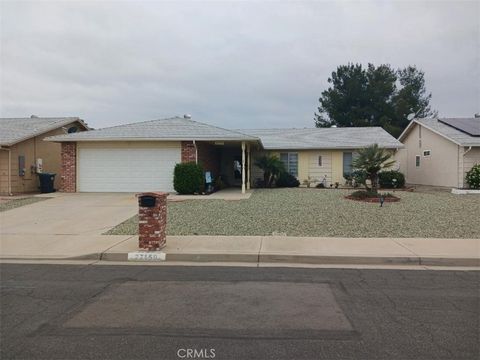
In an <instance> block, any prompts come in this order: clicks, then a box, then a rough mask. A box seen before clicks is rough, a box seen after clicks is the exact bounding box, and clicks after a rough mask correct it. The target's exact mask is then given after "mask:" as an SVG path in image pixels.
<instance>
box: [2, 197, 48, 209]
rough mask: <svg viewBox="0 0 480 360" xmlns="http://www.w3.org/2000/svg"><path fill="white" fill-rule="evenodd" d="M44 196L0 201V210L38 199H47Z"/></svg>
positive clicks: (23, 204) (27, 203)
mask: <svg viewBox="0 0 480 360" xmlns="http://www.w3.org/2000/svg"><path fill="white" fill-rule="evenodd" d="M47 199H48V198H44V197H26V198H21V199H12V200H6V201H2V202H0V212H2V211H7V210H11V209H15V208H17V207H20V206H25V205H29V204H33V203H36V202H39V201H43V200H47Z"/></svg>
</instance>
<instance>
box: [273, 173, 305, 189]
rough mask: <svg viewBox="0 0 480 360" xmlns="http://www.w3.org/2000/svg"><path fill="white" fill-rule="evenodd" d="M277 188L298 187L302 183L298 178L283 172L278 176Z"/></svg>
mask: <svg viewBox="0 0 480 360" xmlns="http://www.w3.org/2000/svg"><path fill="white" fill-rule="evenodd" d="M276 185H277V187H298V186H299V185H300V181H298V180H297V178H296V177H295V176H293V175H291V174H289V173H287V172H282V173H280V175H279V176H278V179H277V182H276Z"/></svg>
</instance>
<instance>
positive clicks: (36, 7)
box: [0, 0, 480, 128]
mask: <svg viewBox="0 0 480 360" xmlns="http://www.w3.org/2000/svg"><path fill="white" fill-rule="evenodd" d="M0 6H1V8H0V10H1V15H0V16H1V93H0V94H1V98H0V100H1V104H0V106H1V108H0V110H1V113H0V115H1V116H2V117H25V116H30V115H31V114H36V115H39V116H80V117H81V118H83V119H85V120H86V121H87V122H88V123H89V124H90V125H91V126H93V127H95V128H99V127H105V126H111V125H116V124H121V123H129V122H136V121H144V120H151V119H157V118H164V117H169V116H174V115H180V116H181V115H183V114H185V113H190V114H192V116H193V119H194V120H198V121H202V122H207V123H211V124H215V125H219V126H223V127H227V128H262V127H310V126H313V124H314V123H313V114H314V112H315V111H316V108H317V106H318V97H319V96H320V94H321V92H322V91H323V90H324V89H326V88H327V86H328V83H327V79H328V77H329V76H330V74H331V72H332V71H333V70H335V68H336V67H337V65H341V64H346V63H348V62H360V63H362V64H367V63H368V62H372V63H374V64H377V65H378V64H381V63H389V64H391V65H392V66H393V67H394V68H398V67H404V66H407V65H409V64H415V65H417V66H418V67H419V68H421V69H423V70H424V71H425V73H426V82H427V89H428V90H429V91H430V92H432V94H433V98H432V106H433V108H434V109H436V110H438V111H439V114H440V115H441V116H472V115H473V114H474V113H475V112H479V111H480V105H479V104H480V28H479V27H480V24H479V19H480V5H479V2H478V1H471V2H462V1H458V0H457V1H451V2H449V1H441V2H440V1H429V2H425V3H420V2H413V1H408V2H407V1H399V2H390V1H388V2H376V1H361V2H360V1H353V2H339V1H337V2H333V1H332V2H320V1H316V2H279V1H278V2H277V1H276V2H267V1H264V2H254V1H251V2H203V1H202V2H199V1H196V2H140V1H136V2H113V1H110V2H92V1H73V2H38V1H37V2H18V1H15V2H2V4H1V5H0Z"/></svg>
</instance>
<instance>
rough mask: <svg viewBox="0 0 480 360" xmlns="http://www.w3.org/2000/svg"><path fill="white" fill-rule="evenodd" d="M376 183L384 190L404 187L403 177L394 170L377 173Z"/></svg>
mask: <svg viewBox="0 0 480 360" xmlns="http://www.w3.org/2000/svg"><path fill="white" fill-rule="evenodd" d="M394 180H396V181H394ZM378 182H379V183H380V187H382V188H384V189H394V188H396V189H398V188H403V187H404V186H405V176H404V175H403V174H402V173H401V172H399V171H395V170H390V171H382V172H380V173H378Z"/></svg>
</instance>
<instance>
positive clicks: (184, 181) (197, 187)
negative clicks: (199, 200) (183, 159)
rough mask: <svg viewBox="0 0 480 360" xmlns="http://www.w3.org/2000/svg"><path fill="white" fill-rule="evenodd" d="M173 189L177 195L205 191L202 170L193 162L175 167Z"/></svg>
mask: <svg viewBox="0 0 480 360" xmlns="http://www.w3.org/2000/svg"><path fill="white" fill-rule="evenodd" d="M173 188H174V189H175V191H176V192H178V193H179V194H195V193H200V192H202V190H203V189H205V178H204V176H203V168H202V166H201V165H198V164H195V163H194V162H188V163H181V164H177V165H175V169H174V171H173Z"/></svg>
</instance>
